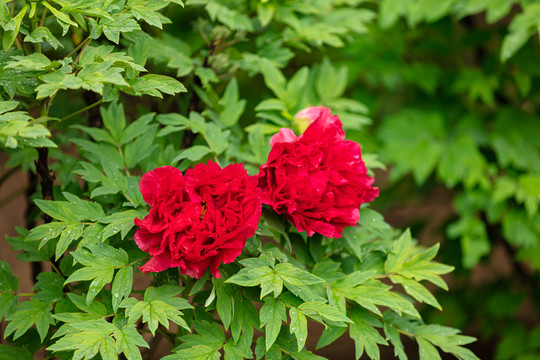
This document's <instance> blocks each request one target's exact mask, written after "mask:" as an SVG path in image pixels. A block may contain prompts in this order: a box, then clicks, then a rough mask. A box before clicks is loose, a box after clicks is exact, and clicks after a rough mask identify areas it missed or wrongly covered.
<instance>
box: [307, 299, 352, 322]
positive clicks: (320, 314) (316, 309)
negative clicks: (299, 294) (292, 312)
mask: <svg viewBox="0 0 540 360" xmlns="http://www.w3.org/2000/svg"><path fill="white" fill-rule="evenodd" d="M298 310H300V311H302V313H304V315H306V316H308V317H311V318H313V319H314V320H318V321H320V319H321V318H322V319H324V320H326V321H330V322H333V323H336V324H337V325H339V324H341V325H342V326H346V325H345V323H350V322H352V321H351V319H349V318H348V317H347V316H346V315H345V314H344V313H343V312H342V311H341V310H340V309H338V308H337V307H335V306H332V305H328V304H325V303H322V302H320V301H311V302H305V303H303V304H301V305H300V306H298Z"/></svg>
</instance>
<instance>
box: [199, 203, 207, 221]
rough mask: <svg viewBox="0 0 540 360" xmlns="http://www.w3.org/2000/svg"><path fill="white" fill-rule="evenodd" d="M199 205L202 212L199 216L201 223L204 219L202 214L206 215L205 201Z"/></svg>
mask: <svg viewBox="0 0 540 360" xmlns="http://www.w3.org/2000/svg"><path fill="white" fill-rule="evenodd" d="M201 205H202V212H201V215H200V216H199V220H201V221H202V219H204V214H206V211H207V210H208V206H207V205H206V201H204V200H203V201H202V202H201Z"/></svg>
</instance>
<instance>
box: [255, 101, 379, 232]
mask: <svg viewBox="0 0 540 360" xmlns="http://www.w3.org/2000/svg"><path fill="white" fill-rule="evenodd" d="M298 115H300V116H301V117H302V118H305V119H307V120H310V121H311V124H310V125H309V126H308V127H307V129H306V131H305V132H304V133H303V134H302V135H300V136H298V137H297V136H296V135H295V134H294V133H293V131H292V130H291V129H285V128H284V129H281V130H280V131H279V133H277V134H275V135H274V136H273V137H272V139H271V140H270V145H271V146H272V150H271V151H270V154H269V156H268V160H267V161H266V163H265V164H263V165H262V166H261V167H260V169H259V187H260V188H261V189H262V193H261V199H262V202H263V203H264V204H268V205H271V206H272V207H273V209H274V210H275V211H276V212H277V213H279V214H285V215H286V217H287V219H288V220H289V221H290V222H292V223H293V224H294V225H295V226H296V228H297V229H298V231H304V230H305V231H306V232H307V233H308V235H309V236H312V235H313V234H314V233H316V232H317V233H320V234H322V235H324V236H327V237H334V238H339V237H341V232H342V231H343V228H344V227H345V226H353V225H356V223H357V222H358V219H359V217H360V213H359V210H358V209H359V207H360V205H361V204H363V203H366V202H370V201H372V200H373V199H375V198H376V197H377V196H378V195H379V189H378V188H376V187H371V185H372V184H373V181H374V180H373V178H371V177H369V176H368V175H367V170H366V166H365V164H364V162H363V161H362V151H361V148H360V145H359V144H358V143H356V142H354V141H349V140H344V139H345V132H344V131H343V127H342V124H341V121H340V120H339V118H338V117H337V116H336V115H334V116H331V112H330V109H328V108H325V107H322V106H319V107H312V108H309V109H306V110H303V111H301V112H300V113H299V114H298ZM298 115H297V116H298Z"/></svg>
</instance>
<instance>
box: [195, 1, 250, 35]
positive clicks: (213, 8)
mask: <svg viewBox="0 0 540 360" xmlns="http://www.w3.org/2000/svg"><path fill="white" fill-rule="evenodd" d="M206 11H208V15H210V18H211V19H212V21H214V20H215V19H217V20H218V21H219V22H221V23H223V24H224V25H226V26H227V27H228V28H230V29H231V30H240V31H253V25H252V24H251V20H250V18H249V17H248V16H247V15H246V14H243V13H240V12H238V11H236V10H232V9H230V8H228V7H226V6H225V5H222V4H220V3H218V2H209V3H208V4H207V5H206Z"/></svg>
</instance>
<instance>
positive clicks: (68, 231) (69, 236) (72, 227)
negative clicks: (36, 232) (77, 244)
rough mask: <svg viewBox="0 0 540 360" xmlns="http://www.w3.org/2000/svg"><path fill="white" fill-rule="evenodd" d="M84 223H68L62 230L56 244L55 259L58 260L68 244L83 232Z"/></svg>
mask: <svg viewBox="0 0 540 360" xmlns="http://www.w3.org/2000/svg"><path fill="white" fill-rule="evenodd" d="M83 229H84V225H83V224H81V223H68V225H67V226H66V227H65V228H64V229H63V230H62V234H61V235H60V240H58V243H57V244H56V252H55V259H56V260H58V259H59V258H60V257H61V256H62V254H64V253H65V252H66V250H67V249H68V247H69V245H70V244H71V243H72V242H73V241H74V240H77V239H78V238H80V237H81V235H82V234H83Z"/></svg>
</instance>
